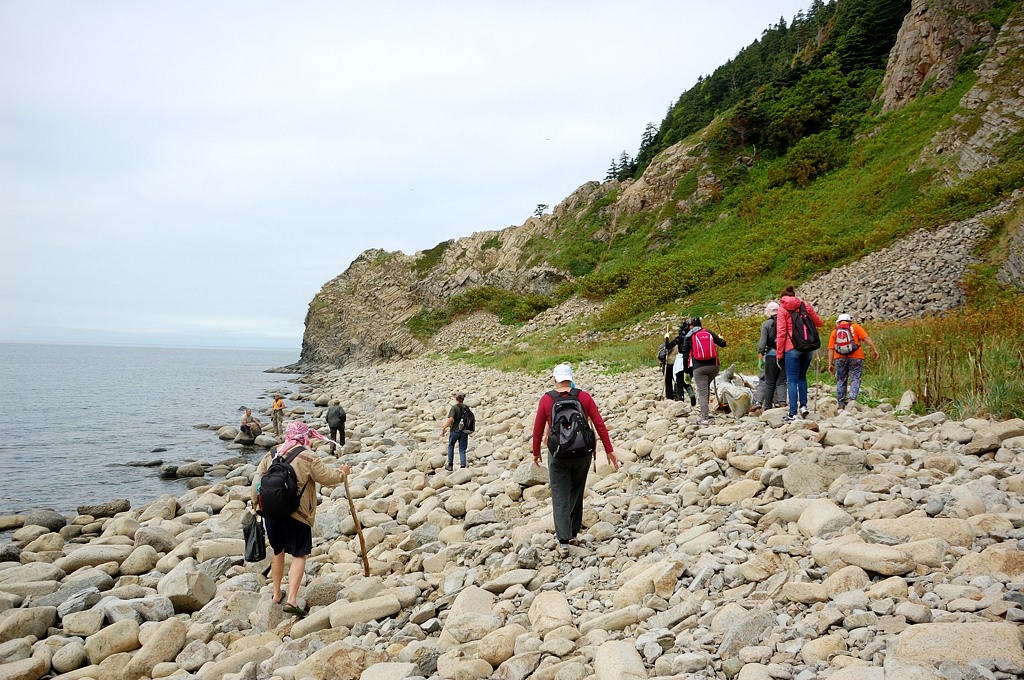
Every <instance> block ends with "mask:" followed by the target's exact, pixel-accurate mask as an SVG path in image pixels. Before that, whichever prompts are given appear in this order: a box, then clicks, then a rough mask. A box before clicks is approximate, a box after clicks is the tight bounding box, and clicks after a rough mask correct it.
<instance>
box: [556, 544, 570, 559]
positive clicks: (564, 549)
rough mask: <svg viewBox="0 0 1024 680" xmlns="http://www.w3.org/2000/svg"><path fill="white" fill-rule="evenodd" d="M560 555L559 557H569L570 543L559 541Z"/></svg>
mask: <svg viewBox="0 0 1024 680" xmlns="http://www.w3.org/2000/svg"><path fill="white" fill-rule="evenodd" d="M558 556H559V557H568V556H569V544H568V543H559V544H558Z"/></svg>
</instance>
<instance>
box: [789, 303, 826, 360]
mask: <svg viewBox="0 0 1024 680" xmlns="http://www.w3.org/2000/svg"><path fill="white" fill-rule="evenodd" d="M789 318H790V321H792V322H793V323H792V326H793V328H792V329H791V330H790V336H789V337H790V338H791V339H792V340H793V349H795V350H798V351H800V352H813V351H814V350H816V349H818V348H819V347H821V338H819V337H818V328H817V326H815V325H814V319H812V318H811V315H810V314H808V313H807V305H805V304H804V303H802V302H801V303H800V309H796V310H794V311H792V312H790V313H789Z"/></svg>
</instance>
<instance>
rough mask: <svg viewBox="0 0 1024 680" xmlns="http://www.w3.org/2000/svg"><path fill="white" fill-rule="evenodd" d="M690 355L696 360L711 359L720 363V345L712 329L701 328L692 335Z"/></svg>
mask: <svg viewBox="0 0 1024 680" xmlns="http://www.w3.org/2000/svg"><path fill="white" fill-rule="evenodd" d="M690 357H691V358H692V359H693V360H694V361H711V360H712V359H713V360H714V361H715V363H718V345H716V344H715V338H714V336H712V335H711V331H709V330H708V329H706V328H701V329H700V330H699V331H697V332H696V333H694V334H693V335H691V336H690Z"/></svg>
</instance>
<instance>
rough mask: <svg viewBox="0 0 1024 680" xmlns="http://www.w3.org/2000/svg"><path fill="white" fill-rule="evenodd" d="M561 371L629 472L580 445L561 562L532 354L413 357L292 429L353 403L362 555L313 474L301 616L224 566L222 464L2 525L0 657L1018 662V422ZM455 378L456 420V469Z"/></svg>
mask: <svg viewBox="0 0 1024 680" xmlns="http://www.w3.org/2000/svg"><path fill="white" fill-rule="evenodd" d="M577 380H578V382H579V384H580V385H581V386H583V387H585V388H586V389H587V390H589V391H590V392H591V393H592V394H593V395H594V396H595V399H596V401H597V402H598V404H599V406H600V407H601V410H602V413H603V415H604V417H605V419H606V421H607V422H608V425H609V429H610V431H611V435H612V440H613V442H614V444H615V446H616V452H617V454H618V455H619V457H620V459H621V460H622V461H623V465H622V467H621V469H620V470H618V471H614V470H612V469H611V468H610V467H609V466H607V465H606V464H604V458H603V456H602V455H601V454H600V453H599V454H598V467H597V473H596V474H593V473H592V474H591V476H590V480H589V487H590V488H589V491H588V494H587V497H586V500H585V515H584V525H585V533H584V534H583V535H582V536H581V538H582V542H581V545H580V546H577V547H573V548H572V549H571V555H570V556H569V557H568V558H561V557H559V556H558V555H557V553H556V551H555V550H554V547H555V546H554V542H555V541H554V537H553V533H552V532H553V528H552V521H551V509H550V498H549V492H548V487H547V484H546V481H547V475H546V471H545V470H544V469H543V468H536V467H534V466H533V465H532V463H531V462H530V456H529V440H530V433H531V431H532V425H533V416H534V412H535V408H536V403H537V399H538V398H539V396H540V394H541V392H542V391H543V390H545V389H546V388H547V387H548V382H547V380H546V378H545V377H544V376H526V375H521V374H506V373H501V372H497V371H493V370H484V369H479V368H475V367H472V366H468V365H464V364H457V363H449V362H438V361H428V360H414V361H402V362H395V363H392V364H388V365H386V366H378V367H364V368H347V369H340V370H335V371H331V372H324V373H318V374H312V375H308V376H306V377H305V379H304V380H303V381H302V382H301V383H299V388H300V390H301V393H302V395H303V398H304V399H306V400H308V403H307V405H306V407H305V409H304V410H305V411H306V413H305V418H306V419H307V421H308V422H310V423H311V424H313V425H316V426H323V420H322V415H323V413H322V409H320V408H319V407H317V406H316V403H317V402H323V403H326V402H325V401H324V400H325V399H327V398H332V397H337V398H339V399H341V400H342V403H343V405H344V406H345V408H346V411H347V412H348V436H347V440H348V441H347V443H346V445H345V447H344V449H343V451H342V455H341V456H340V458H341V460H343V461H345V462H348V463H349V464H351V465H352V467H353V474H352V478H351V480H350V482H351V491H352V495H353V497H354V499H355V503H356V506H357V509H358V512H359V515H360V519H361V521H362V523H363V526H364V534H365V538H366V542H367V546H368V551H369V562H370V568H371V576H369V577H364V576H363V571H362V562H361V558H360V555H359V543H358V541H357V540H356V538H355V528H354V523H353V521H352V518H351V517H350V514H349V511H348V502H347V500H346V499H345V498H344V492H343V489H342V488H340V487H339V488H334V489H323V490H322V496H323V497H322V500H321V504H320V507H319V511H318V515H317V526H316V531H315V533H314V535H315V538H314V550H313V554H312V556H311V558H310V560H309V562H308V564H307V576H306V580H305V585H304V586H303V588H302V589H301V590H300V595H299V596H300V600H301V602H302V603H304V604H305V605H306V607H307V608H308V609H309V610H310V615H309V616H308V617H307V618H304V619H296V618H295V617H292V616H288V615H285V614H284V613H283V612H282V610H281V607H280V606H279V605H274V604H273V603H272V602H271V599H270V587H269V585H268V581H267V579H266V577H264V576H263V575H262V572H263V569H264V568H265V567H266V566H267V564H266V563H257V564H245V563H243V562H242V559H241V555H242V551H243V545H242V537H241V536H242V534H241V523H242V521H243V519H245V518H246V517H247V515H248V511H247V510H246V507H245V503H246V501H247V499H248V496H249V484H250V482H251V478H252V474H253V472H254V466H253V465H252V464H247V463H245V462H244V461H243V460H238V461H237V462H236V464H235V465H234V466H221V467H220V468H218V469H217V470H216V471H213V472H210V473H209V474H210V475H211V476H212V477H213V479H212V480H211V481H210V482H209V483H202V484H201V485H199V486H197V487H196V488H193V489H191V490H189V491H187V492H186V493H184V494H182V495H180V496H172V495H167V496H163V497H161V498H159V499H156V500H155V501H153V502H152V503H150V504H149V505H147V506H145V507H141V508H131V509H127V510H124V509H123V507H121V506H118V505H116V504H97V505H96V506H94V507H93V508H91V511H93V512H95V513H96V515H79V516H76V517H70V518H65V517H63V516H60V515H57V516H56V517H53V516H46V517H43V516H42V515H40V518H39V521H40V522H42V520H44V519H45V520H46V522H45V524H46V525H45V526H44V525H42V524H37V523H35V522H36V520H35V519H33V520H32V522H30V523H28V524H26V525H25V526H24V527H22V528H21V529H18V530H17V531H16V532H15V533H14V536H13V540H12V542H10V543H7V544H0V560H3V561H2V562H0V677H2V678H12V679H13V678H19V679H21V678H27V679H30V680H38V679H39V678H44V677H47V676H49V677H52V678H60V679H62V680H71V679H76V680H81V679H83V678H97V679H99V678H103V679H106V678H132V679H135V678H163V677H174V678H199V679H200V680H207V679H214V678H218V679H219V678H246V679H250V678H281V679H282V680H299V679H301V678H357V677H361V678H365V679H367V680H373V679H380V680H390V679H392V678H393V679H396V680H398V679H402V678H418V677H422V678H438V679H444V680H472V679H475V678H490V677H493V678H498V679H500V680H524V679H525V678H536V679H538V680H583V679H584V678H589V677H595V678H597V679H598V680H619V679H624V678H656V677H676V678H692V679H696V678H733V677H738V678H740V680H759V679H765V680H766V679H768V678H775V679H778V680H813V679H815V678H826V677H829V678H833V679H835V680H861V679H865V680H874V679H876V678H877V679H882V678H915V679H916V678H921V679H926V678H927V679H931V678H934V679H939V678H946V679H952V678H1015V677H1021V675H1022V674H1024V648H1022V645H1021V634H1022V626H1021V622H1022V621H1024V504H1022V502H1021V494H1022V492H1024V421H1021V420H1013V421H1006V422H991V421H987V420H981V419H971V420H967V421H964V422H957V421H952V420H949V419H947V418H946V417H945V416H944V415H943V414H941V413H936V414H931V415H928V416H923V417H922V416H917V415H897V414H896V413H895V412H894V410H893V408H892V407H891V406H890V405H887V404H882V405H881V406H879V407H878V408H867V407H863V406H859V405H855V406H853V407H852V410H846V411H842V412H839V411H838V410H837V408H836V402H835V400H834V399H833V398H832V397H831V396H829V394H827V393H826V392H827V391H828V390H827V388H826V389H823V390H821V391H819V392H818V394H817V395H816V398H815V399H814V400H813V407H814V413H813V414H812V415H811V416H810V418H808V419H807V420H804V421H802V422H797V423H792V424H784V423H782V420H781V419H782V416H783V415H784V414H783V412H781V411H779V410H774V411H768V412H766V413H764V414H762V415H761V416H759V417H752V416H747V417H745V418H743V419H742V420H739V421H737V420H736V419H734V418H733V417H732V416H730V415H728V414H719V415H718V416H717V417H716V418H715V419H714V421H713V424H712V426H710V427H707V428H698V427H697V425H696V416H695V415H693V414H691V413H689V410H690V409H689V407H688V406H686V405H683V404H682V403H681V402H665V401H659V400H658V399H657V397H658V394H659V391H660V389H661V382H660V376H659V375H658V373H657V370H645V371H638V372H634V373H630V374H626V375H616V376H609V375H604V374H602V373H601V372H599V371H598V370H597V367H594V366H588V365H584V366H579V367H577ZM454 389H464V390H465V391H466V392H467V394H468V397H467V403H469V404H470V405H471V406H472V407H473V409H474V411H475V412H476V414H477V420H478V432H477V433H476V434H475V435H473V436H472V438H471V440H470V453H469V460H470V465H469V467H468V468H467V469H461V470H460V469H457V470H455V471H454V472H450V473H449V472H446V471H445V470H444V469H443V464H444V461H445V444H444V443H443V442H441V441H440V440H439V433H440V428H441V424H442V422H443V419H444V417H445V415H446V412H447V407H448V405H449V403H450V400H449V397H448V395H449V394H450V393H451V392H452V391H453V390H454ZM317 453H318V455H322V456H325V457H328V453H327V447H320V448H319V449H318V451H317ZM328 460H329V461H332V462H331V463H330V464H333V459H332V458H330V457H328ZM204 469H207V470H209V466H206V467H205V468H204ZM97 500H103V499H97ZM84 509H85V508H83V510H84ZM54 514H55V513H54ZM25 519H26V520H27V519H28V518H25Z"/></svg>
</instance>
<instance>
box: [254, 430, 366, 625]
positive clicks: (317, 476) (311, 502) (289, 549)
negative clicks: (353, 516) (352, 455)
mask: <svg viewBox="0 0 1024 680" xmlns="http://www.w3.org/2000/svg"><path fill="white" fill-rule="evenodd" d="M311 437H312V438H314V439H321V440H322V439H324V437H323V435H321V434H320V433H319V432H317V431H316V430H313V429H310V428H309V426H307V425H306V423H304V422H302V421H301V420H294V421H292V422H290V423H288V430H287V433H286V434H285V439H284V442H282V443H281V445H280V446H278V447H275V448H273V449H271V450H270V451H268V452H267V455H266V456H264V457H263V459H262V460H261V461H260V464H259V466H258V467H257V468H256V474H255V476H254V477H253V485H252V492H251V496H252V505H253V508H254V509H255V512H256V513H257V514H261V515H262V513H261V512H260V506H259V488H260V487H259V481H260V479H261V478H262V477H263V475H264V474H265V473H266V472H267V469H268V468H269V467H270V464H271V463H272V462H273V461H274V458H278V457H287V456H288V455H289V454H290V453H292V452H293V449H294V448H295V447H302V449H301V450H300V452H299V453H298V455H297V456H295V457H294V458H293V459H292V461H291V466H292V469H293V470H294V471H295V478H296V481H297V483H298V488H299V489H301V497H300V500H299V507H298V509H296V510H295V512H293V513H292V514H291V515H288V516H285V517H271V516H269V515H266V516H264V517H263V521H264V523H265V524H266V529H267V540H268V542H269V543H270V547H271V549H272V550H273V552H274V557H273V559H272V560H271V562H270V580H271V583H272V587H273V601H274V604H280V603H281V601H282V592H281V583H282V580H283V578H284V561H285V558H284V556H285V553H287V554H289V555H291V556H292V564H291V567H290V568H289V569H288V594H287V598H285V599H284V603H285V608H284V611H285V613H288V614H294V615H296V616H299V617H303V616H305V615H306V614H307V612H306V610H305V609H304V608H303V607H301V606H300V605H299V601H298V596H299V586H301V585H302V577H303V575H304V574H305V571H306V558H307V557H308V556H309V554H310V553H311V552H312V550H313V525H314V523H315V521H316V505H317V500H316V484H314V483H312V482H316V483H319V484H321V485H322V486H337V485H339V484H344V483H345V477H346V476H347V475H348V474H349V472H350V471H351V470H350V468H349V466H348V465H341V466H339V467H337V468H331V467H328V466H327V465H326V464H325V463H324V462H323V461H322V460H320V458H318V457H317V456H316V455H315V454H314V453H313V452H312V451H311V450H310V448H309V445H310V438H311Z"/></svg>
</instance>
